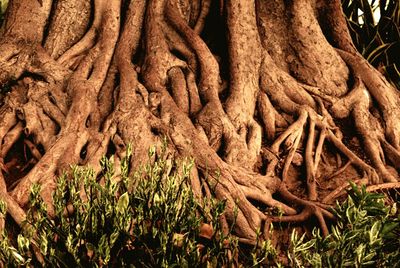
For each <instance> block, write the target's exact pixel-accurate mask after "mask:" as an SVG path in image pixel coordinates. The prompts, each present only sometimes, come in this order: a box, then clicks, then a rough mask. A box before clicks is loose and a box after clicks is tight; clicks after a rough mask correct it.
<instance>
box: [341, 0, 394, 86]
mask: <svg viewBox="0 0 400 268" xmlns="http://www.w3.org/2000/svg"><path fill="white" fill-rule="evenodd" d="M342 6H343V11H344V13H345V14H346V16H347V19H348V20H347V21H348V26H349V29H350V33H351V36H352V39H353V42H354V44H355V45H356V47H357V49H358V51H359V52H360V53H362V54H363V56H364V57H365V58H366V59H367V60H368V61H369V62H370V63H371V64H372V65H374V66H375V67H377V68H378V69H379V70H380V71H381V72H383V73H384V74H385V75H386V77H387V78H388V79H389V80H390V81H391V82H392V83H393V84H394V85H395V86H397V88H399V89H400V57H399V54H400V2H399V1H396V0H381V1H376V0H371V1H368V0H342ZM374 14H378V15H379V16H374ZM377 17H378V18H377Z"/></svg>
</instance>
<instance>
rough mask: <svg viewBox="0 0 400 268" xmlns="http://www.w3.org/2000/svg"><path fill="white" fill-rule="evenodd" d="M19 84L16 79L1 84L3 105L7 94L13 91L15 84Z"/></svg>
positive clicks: (0, 96) (0, 95)
mask: <svg viewBox="0 0 400 268" xmlns="http://www.w3.org/2000/svg"><path fill="white" fill-rule="evenodd" d="M16 85H17V80H16V79H11V80H8V81H7V82H6V83H5V84H2V85H0V105H3V103H4V98H5V97H6V94H7V93H8V92H10V91H11V89H12V88H13V86H16Z"/></svg>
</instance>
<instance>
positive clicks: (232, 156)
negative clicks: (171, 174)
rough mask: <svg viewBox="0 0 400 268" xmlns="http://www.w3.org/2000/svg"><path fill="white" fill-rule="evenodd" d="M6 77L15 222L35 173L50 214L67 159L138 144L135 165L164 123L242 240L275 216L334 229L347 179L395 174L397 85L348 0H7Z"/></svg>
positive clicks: (8, 177) (8, 197)
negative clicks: (377, 62) (345, 9)
mask: <svg viewBox="0 0 400 268" xmlns="http://www.w3.org/2000/svg"><path fill="white" fill-rule="evenodd" d="M0 84H1V85H2V88H3V90H5V89H7V91H8V92H7V93H5V92H3V94H5V96H3V97H2V99H1V108H0V122H1V124H0V141H1V142H0V167H1V171H0V186H1V189H0V194H1V198H2V199H3V200H4V201H5V202H6V203H7V208H8V213H9V214H10V215H11V216H12V217H13V219H14V220H15V222H16V223H21V222H22V221H23V220H24V218H25V212H24V208H25V206H26V204H27V202H28V195H29V191H30V187H31V186H32V184H34V183H39V184H41V185H42V196H43V198H44V200H45V201H46V202H47V203H48V208H49V214H52V210H51V200H52V192H53V190H54V187H55V182H56V179H57V177H58V176H60V175H61V174H62V173H63V172H65V171H67V170H68V168H69V166H70V165H71V164H78V165H89V166H91V167H93V168H94V170H95V171H97V172H100V165H99V161H100V159H101V157H102V156H103V155H107V156H111V155H113V156H114V159H115V161H116V163H117V166H118V162H119V161H120V160H121V159H122V158H123V157H124V154H125V151H126V146H127V145H128V144H131V145H132V148H133V156H132V158H131V159H130V166H131V169H132V170H133V169H135V168H136V167H138V166H140V165H141V164H143V163H144V162H145V161H147V150H148V148H149V147H150V146H152V145H154V144H159V145H160V144H162V140H163V137H167V139H168V142H169V147H170V148H169V149H170V151H171V152H172V153H173V154H174V155H175V156H176V157H191V158H193V159H194V161H195V167H194V168H193V170H192V176H191V186H192V188H193V191H194V193H195V194H196V197H197V198H199V199H202V198H204V196H207V195H210V193H211V194H212V195H214V196H215V197H217V198H218V199H220V200H225V201H226V206H227V208H226V212H225V214H226V219H227V220H228V223H232V222H235V232H236V234H237V235H238V236H239V237H240V239H241V241H243V242H248V243H253V242H254V241H255V239H256V233H257V230H258V229H260V228H261V227H262V226H267V225H268V223H270V222H277V221H280V222H303V221H305V220H307V219H309V218H315V219H317V221H318V222H319V224H320V226H321V228H322V230H323V232H324V234H326V233H327V232H328V228H327V224H326V220H327V219H331V218H332V217H333V215H332V213H331V212H330V210H329V209H330V204H332V201H333V200H334V199H335V196H336V195H337V194H338V193H339V190H338V189H343V188H344V187H343V185H344V184H345V183H347V181H348V180H355V181H362V182H366V183H368V184H371V185H372V184H384V183H391V185H398V178H399V177H398V174H397V171H398V169H399V168H400V121H399V118H400V96H399V92H398V91H397V90H396V89H395V88H393V87H392V86H391V85H390V84H389V83H388V82H387V81H386V80H385V78H384V77H383V76H382V74H381V73H379V72H378V71H377V70H375V69H374V68H373V67H372V66H371V65H370V64H369V63H368V62H367V61H366V60H364V59H363V58H362V56H361V55H360V54H359V53H358V52H357V50H356V49H355V47H354V45H353V44H352V41H351V38H350V35H349V32H348V28H347V25H346V20H345V17H344V15H343V13H342V10H341V5H340V1H339V0H290V1H284V0H271V1H263V0H229V1H224V0H219V1H217V0H213V1H211V0H131V1H129V0H109V1H103V0H93V1H89V0H64V1H58V0H42V1H36V0H11V1H10V3H9V6H8V9H7V13H6V18H5V22H4V25H3V27H2V29H1V39H0ZM83 198H84V197H83ZM274 209H278V210H279V211H281V212H282V213H283V216H279V217H277V216H272V215H271V211H273V210H274Z"/></svg>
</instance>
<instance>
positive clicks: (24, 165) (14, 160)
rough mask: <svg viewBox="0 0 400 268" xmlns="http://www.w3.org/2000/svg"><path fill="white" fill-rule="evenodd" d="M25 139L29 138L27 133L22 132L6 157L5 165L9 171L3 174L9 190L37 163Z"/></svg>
mask: <svg viewBox="0 0 400 268" xmlns="http://www.w3.org/2000/svg"><path fill="white" fill-rule="evenodd" d="M25 139H27V137H26V135H25V134H22V135H21V136H20V137H19V139H18V140H17V142H16V143H14V144H13V146H12V147H11V149H10V150H9V151H8V153H7V155H6V157H5V158H4V165H5V166H6V168H7V171H8V172H3V174H4V179H5V182H6V185H7V190H8V191H10V190H12V188H14V186H15V185H16V184H17V182H18V181H19V180H20V179H21V178H23V177H24V176H25V175H26V174H28V172H29V171H30V170H31V169H32V168H33V167H34V165H35V163H36V161H35V159H34V157H33V155H32V153H31V151H30V150H29V148H28V146H26V145H25V143H24V140H25Z"/></svg>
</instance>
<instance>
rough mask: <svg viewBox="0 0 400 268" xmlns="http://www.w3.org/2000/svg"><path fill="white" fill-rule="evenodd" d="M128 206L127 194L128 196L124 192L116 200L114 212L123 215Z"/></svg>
mask: <svg viewBox="0 0 400 268" xmlns="http://www.w3.org/2000/svg"><path fill="white" fill-rule="evenodd" d="M128 205H129V194H128V192H125V193H124V194H122V195H121V196H120V197H119V199H118V203H117V207H116V211H117V212H118V213H121V214H123V213H125V212H126V210H127V208H128Z"/></svg>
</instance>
